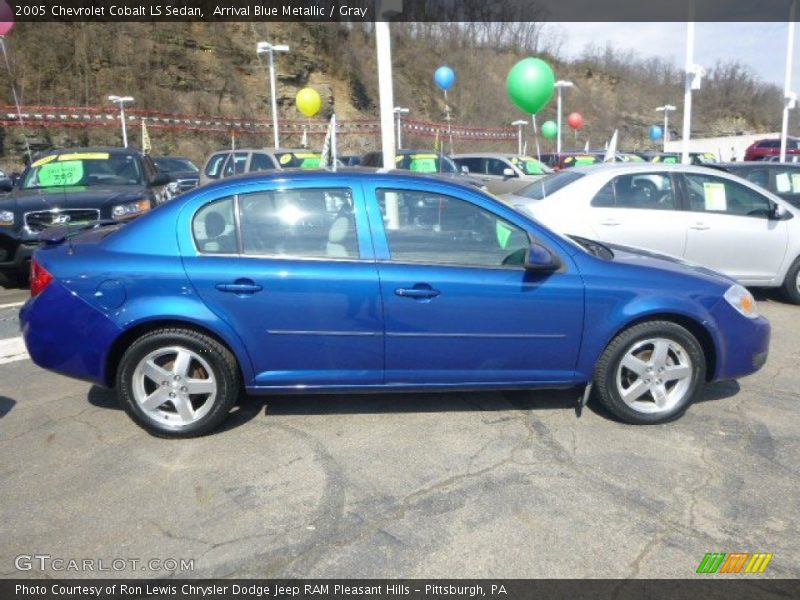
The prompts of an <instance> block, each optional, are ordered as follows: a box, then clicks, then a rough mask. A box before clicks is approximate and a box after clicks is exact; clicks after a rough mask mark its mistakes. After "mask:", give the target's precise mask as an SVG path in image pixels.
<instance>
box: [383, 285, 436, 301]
mask: <svg viewBox="0 0 800 600" xmlns="http://www.w3.org/2000/svg"><path fill="white" fill-rule="evenodd" d="M394 293H395V294H397V295H398V296H402V297H403V298H414V299H415V300H425V299H427V298H436V296H438V295H439V294H441V292H440V291H439V290H434V289H433V288H430V287H424V288H423V287H413V288H397V289H396V290H395V291H394Z"/></svg>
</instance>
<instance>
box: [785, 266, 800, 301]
mask: <svg viewBox="0 0 800 600" xmlns="http://www.w3.org/2000/svg"><path fill="white" fill-rule="evenodd" d="M783 295H784V296H785V297H786V299H787V300H788V301H789V302H791V303H792V304H800V257H798V258H796V259H795V261H794V262H793V263H792V266H791V267H789V270H788V271H787V273H786V278H785V279H784V280H783Z"/></svg>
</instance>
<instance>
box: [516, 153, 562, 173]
mask: <svg viewBox="0 0 800 600" xmlns="http://www.w3.org/2000/svg"><path fill="white" fill-rule="evenodd" d="M511 164H513V165H515V166H516V167H517V168H519V169H520V170H521V171H522V172H523V173H525V175H547V174H548V173H552V172H553V170H552V169H551V168H550V167H546V166H545V165H543V164H542V163H540V162H539V161H538V160H536V159H535V158H531V157H530V156H513V157H511Z"/></svg>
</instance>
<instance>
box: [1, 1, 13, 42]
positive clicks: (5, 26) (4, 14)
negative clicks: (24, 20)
mask: <svg viewBox="0 0 800 600" xmlns="http://www.w3.org/2000/svg"><path fill="white" fill-rule="evenodd" d="M13 27H14V11H12V10H11V7H10V6H9V5H8V4H7V3H6V2H5V0H0V36H3V35H6V34H7V33H8V32H9V31H11V29H12V28H13Z"/></svg>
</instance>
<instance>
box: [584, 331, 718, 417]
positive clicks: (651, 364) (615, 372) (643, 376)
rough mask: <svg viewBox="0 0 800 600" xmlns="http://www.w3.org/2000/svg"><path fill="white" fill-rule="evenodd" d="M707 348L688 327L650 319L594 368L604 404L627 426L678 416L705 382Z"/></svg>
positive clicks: (613, 345)
mask: <svg viewBox="0 0 800 600" xmlns="http://www.w3.org/2000/svg"><path fill="white" fill-rule="evenodd" d="M705 372H706V359H705V355H704V353H703V348H702V346H701V345H700V343H699V342H698V341H697V339H696V338H695V337H694V335H692V334H691V332H689V331H688V330H687V329H685V328H684V327H681V326H680V325H678V324H676V323H672V322H670V321H648V322H645V323H640V324H638V325H635V326H633V327H631V328H629V329H626V330H625V331H623V332H622V333H620V334H619V335H617V337H616V338H614V340H613V341H612V342H611V343H610V344H609V345H608V347H607V348H606V349H605V351H604V352H603V354H602V355H601V357H600V360H599V361H598V363H597V366H596V367H595V377H594V381H595V386H596V390H597V396H598V398H599V400H600V402H601V403H602V404H603V406H605V407H606V408H607V409H608V410H609V411H610V412H611V413H613V414H614V415H615V416H617V417H618V418H620V419H622V420H623V421H626V422H628V423H633V424H637V425H647V424H656V423H664V422H666V421H671V420H673V419H676V418H678V417H679V416H681V415H682V414H683V413H684V412H686V409H687V408H688V407H689V405H690V404H691V403H692V402H693V401H694V399H695V398H696V397H697V396H698V394H699V393H700V391H701V390H702V388H703V385H704V383H705Z"/></svg>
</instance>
